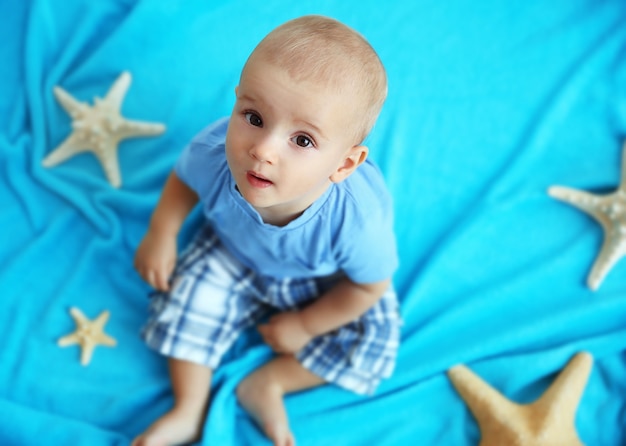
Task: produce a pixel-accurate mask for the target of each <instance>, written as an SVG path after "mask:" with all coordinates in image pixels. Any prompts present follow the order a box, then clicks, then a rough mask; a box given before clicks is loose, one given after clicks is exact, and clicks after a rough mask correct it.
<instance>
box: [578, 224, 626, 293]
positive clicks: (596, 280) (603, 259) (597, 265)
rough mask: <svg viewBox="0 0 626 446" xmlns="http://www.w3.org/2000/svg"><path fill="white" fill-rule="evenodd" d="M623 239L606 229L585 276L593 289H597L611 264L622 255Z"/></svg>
mask: <svg viewBox="0 0 626 446" xmlns="http://www.w3.org/2000/svg"><path fill="white" fill-rule="evenodd" d="M624 242H625V240H624V239H623V238H621V237H620V236H619V234H616V233H615V231H610V230H607V231H605V235H604V242H603V243H602V249H601V250H600V253H599V254H598V257H597V258H596V261H595V262H594V264H593V267H592V268H591V271H590V272H589V276H588V277H587V286H589V288H590V289H591V290H593V291H595V290H597V289H598V288H599V287H600V285H601V284H602V281H603V280H604V278H605V277H606V276H607V274H608V273H609V271H611V269H612V268H613V266H614V265H615V264H616V263H617V262H618V261H619V260H620V259H621V258H622V256H624V254H625V248H624Z"/></svg>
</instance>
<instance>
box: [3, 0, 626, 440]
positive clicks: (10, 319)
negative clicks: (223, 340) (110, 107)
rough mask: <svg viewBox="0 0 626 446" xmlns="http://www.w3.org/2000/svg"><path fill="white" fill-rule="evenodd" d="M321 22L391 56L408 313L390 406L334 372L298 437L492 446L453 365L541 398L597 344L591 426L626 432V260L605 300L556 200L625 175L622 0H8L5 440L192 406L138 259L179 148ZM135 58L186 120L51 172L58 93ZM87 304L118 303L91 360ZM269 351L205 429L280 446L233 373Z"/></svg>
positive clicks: (251, 345)
mask: <svg viewBox="0 0 626 446" xmlns="http://www.w3.org/2000/svg"><path fill="white" fill-rule="evenodd" d="M308 13H318V14H324V15H329V16H332V17H335V18H337V19H339V20H341V21H343V22H345V23H347V24H348V25H350V26H352V27H354V28H356V29H357V30H359V31H360V32H361V33H363V34H364V35H365V36H366V37H367V38H368V39H369V40H370V42H371V43H372V45H373V46H374V47H375V48H376V49H377V51H378V52H379V54H380V56H381V59H382V60H383V62H384V64H385V66H386V68H387V70H388V75H389V99H388V102H387V103H386V105H385V108H384V110H383V112H382V115H381V118H380V120H379V122H378V124H377V125H376V127H375V129H374V132H373V133H372V135H371V136H370V137H369V140H368V145H369V146H370V147H371V156H372V157H373V158H374V159H375V160H376V161H377V162H378V163H379V165H380V166H381V169H382V171H383V173H384V175H385V177H386V179H387V181H388V184H389V187H390V189H391V192H392V194H393V195H394V197H395V211H396V223H395V226H396V230H397V236H398V239H399V241H400V256H401V268H400V270H399V271H398V273H397V275H396V277H395V283H396V285H397V288H398V290H399V294H400V296H401V299H402V313H403V317H404V319H405V325H404V327H403V337H402V347H401V350H400V354H399V359H398V365H397V369H396V372H395V374H394V376H393V377H392V378H391V379H390V380H388V381H386V382H385V383H383V384H382V386H381V387H380V389H379V390H378V391H377V393H376V394H375V395H374V396H373V397H361V396H356V395H353V394H350V393H348V392H346V391H343V390H341V389H338V388H335V387H332V386H326V387H322V388H319V389H315V390H312V391H309V392H303V393H300V394H296V395H292V396H289V397H288V398H287V399H286V401H287V402H286V404H287V407H288V411H289V413H290V417H291V423H292V427H293V430H294V433H295V435H296V437H297V439H298V444H299V445H303V446H304V445H306V446H313V445H328V444H330V443H329V441H331V442H332V444H337V445H342V446H343V445H347V446H351V445H354V446H356V445H377V446H384V445H390V446H397V445H405V444H419V445H475V444H477V443H478V441H479V438H480V432H479V429H478V427H477V425H476V423H475V421H474V419H473V417H472V416H471V415H470V412H469V411H468V409H467V406H466V405H465V404H464V402H463V401H462V400H461V399H460V398H459V396H458V394H457V393H456V392H455V391H454V388H453V387H452V386H451V384H450V381H449V380H448V379H447V377H446V374H445V372H446V370H448V369H449V368H450V367H452V366H453V365H455V364H459V363H464V364H466V365H468V366H469V367H470V368H472V369H473V370H474V371H476V373H478V374H479V375H480V376H482V377H483V378H484V379H485V380H486V381H488V382H490V383H491V384H492V385H493V386H494V387H496V388H497V389H498V390H500V391H501V392H502V393H504V394H505V395H507V397H509V398H510V399H512V400H515V401H518V402H529V401H532V400H534V399H535V398H537V397H538V396H539V395H541V394H542V393H543V392H544V390H545V389H546V388H547V386H548V385H549V384H550V383H551V382H552V380H553V379H554V377H555V376H556V374H557V373H558V371H559V370H561V369H562V368H563V366H564V365H565V363H566V362H567V361H568V360H569V359H570V358H571V356H572V355H574V354H575V353H577V352H579V351H588V352H590V353H591V354H592V355H593V356H594V358H595V363H594V367H593V370H592V373H591V376H590V378H589V382H588V384H587V387H586V389H585V392H584V395H583V397H582V400H581V402H580V406H579V408H578V412H577V418H576V427H577V430H578V432H579V434H580V437H581V439H582V440H583V441H584V442H585V443H586V444H587V445H593V446H604V445H606V446H615V445H618V444H624V443H625V442H626V433H625V432H626V418H625V417H624V411H625V409H626V408H625V403H626V259H625V260H624V261H622V262H620V263H618V264H617V265H616V266H615V267H614V268H613V269H612V271H611V272H610V274H609V275H608V276H607V278H606V280H605V281H604V282H603V284H602V286H601V287H600V288H599V290H598V291H596V292H592V291H590V290H589V289H588V288H587V287H586V285H585V278H586V276H587V274H588V271H589V269H590V267H591V265H592V263H593V261H594V259H595V257H596V255H597V253H598V251H599V249H600V246H601V243H602V238H603V233H602V229H601V227H600V225H598V224H597V222H596V221H594V220H593V219H591V218H590V217H589V216H588V215H586V214H584V213H582V212H580V211H578V210H576V209H574V208H572V207H570V206H567V205H564V204H563V203H561V202H558V201H556V200H554V199H552V198H550V197H549V196H548V195H547V193H546V190H547V188H548V187H549V186H551V185H555V184H560V185H566V186H571V187H575V188H579V189H584V190H589V191H594V192H608V191H611V190H613V189H615V188H616V187H617V186H618V184H619V182H620V165H621V159H622V151H621V145H622V141H623V140H624V139H626V26H625V24H626V3H625V2H624V1H623V0H606V1H599V0H553V1H550V2H546V1H542V0H528V1H524V2H501V1H497V0H481V1H480V2H467V1H463V0H449V1H429V0H419V1H404V2H400V1H399V2H391V3H381V2H380V1H379V0H377V1H374V0H362V1H360V2H358V4H357V3H352V2H336V1H332V0H321V1H320V0H318V1H302V2H286V1H283V2H281V1H279V0H266V1H265V2H261V3H255V2H246V1H241V0H232V1H222V2H207V1H204V0H187V1H184V2H173V1H171V0H150V1H136V0H108V1H98V2H96V1H90V0H66V1H63V2H57V1H54V0H24V1H18V0H9V1H2V2H0V20H1V21H2V25H1V26H0V61H2V66H1V67H0V209H1V212H0V224H1V226H2V227H3V228H4V229H3V236H2V243H1V244H0V290H1V291H0V293H1V297H0V327H1V328H2V349H1V350H0V443H1V444H3V445H5V444H8V445H77V444H80V445H89V446H97V445H126V444H128V443H129V441H130V440H131V439H132V438H133V437H134V436H135V435H136V434H138V433H139V432H141V431H143V430H144V429H145V428H146V427H147V426H148V425H149V424H150V423H151V422H152V421H153V420H154V419H156V418H157V417H158V416H159V415H160V414H162V413H164V411H166V410H167V409H168V408H169V407H170V405H171V403H172V395H171V390H170V386H169V380H168V375H167V369H166V362H165V360H164V359H163V358H162V357H159V356H158V355H156V354H154V353H153V352H151V351H149V350H148V349H147V348H146V347H145V346H144V344H143V343H142V341H141V340H140V339H139V336H138V333H139V330H140V327H141V325H142V323H143V322H144V320H145V318H146V314H147V306H148V298H147V294H148V292H149V288H148V287H147V286H146V285H145V284H144V283H143V282H142V281H141V280H140V278H139V277H138V276H137V275H136V273H135V272H134V270H133V265H132V263H133V253H134V250H135V248H136V247H137V245H138V243H139V241H140V239H141V237H142V235H143V232H144V231H145V229H146V226H147V223H148V219H149V216H150V213H151V211H152V209H153V207H154V205H155V203H156V201H157V199H158V196H159V192H160V190H161V187H162V186H163V183H164V181H165V178H166V176H167V174H168V172H169V170H170V169H171V167H172V165H173V162H174V160H175V159H176V157H177V155H178V153H179V151H180V150H181V148H182V147H183V146H184V145H185V143H186V142H187V141H188V140H189V139H190V138H191V137H192V136H193V135H194V134H195V133H196V132H197V131H199V130H200V129H201V128H202V127H203V126H204V125H206V124H207V123H208V122H211V121H213V120H215V119H217V118H219V117H221V116H224V115H227V114H229V112H230V108H231V107H232V104H233V102H234V88H235V86H236V85H237V80H238V75H239V71H240V69H241V67H242V64H243V63H244V61H245V59H246V57H247V55H248V54H249V52H250V51H251V50H252V48H253V47H254V46H255V45H256V43H257V42H258V41H259V40H260V39H261V38H262V37H263V36H264V35H265V34H266V33H267V32H268V31H270V30H271V29H272V28H273V27H275V26H276V25H278V24H280V23H282V22H284V21H286V20H288V19H290V18H293V17H295V16H299V15H303V14H308ZM123 71H129V72H130V73H131V74H132V76H133V78H132V79H133V80H132V84H131V85H130V88H129V90H128V92H127V95H126V99H125V101H124V103H123V105H122V114H123V115H124V116H126V117H128V118H129V119H137V120H144V121H152V122H162V123H164V124H165V125H166V126H167V131H166V132H165V133H164V134H163V135H161V136H159V137H150V138H148V137H146V138H136V139H128V140H125V141H123V142H122V143H121V144H120V148H119V158H120V166H121V171H122V178H123V181H124V183H123V185H122V187H121V188H119V189H115V188H113V187H111V186H110V185H109V183H108V182H107V180H106V177H105V176H104V174H103V171H102V168H101V166H100V165H99V164H98V163H97V161H96V160H95V157H94V156H93V155H91V154H84V155H79V156H75V157H73V158H71V159H70V160H68V161H66V162H64V163H62V164H60V165H58V166H56V167H53V168H45V167H43V166H42V160H43V158H44V157H45V156H46V155H47V154H48V153H50V152H51V151H52V150H53V149H54V148H55V147H56V146H58V145H59V144H60V143H61V142H62V141H63V140H64V139H65V138H66V137H67V136H68V134H69V133H70V132H71V125H70V123H71V120H70V117H69V116H68V114H67V113H66V112H65V110H64V109H63V108H62V107H61V106H60V105H59V103H58V102H57V100H56V99H55V97H54V95H53V88H54V87H55V86H61V87H62V88H63V89H65V90H66V91H68V92H69V93H70V94H72V95H73V96H74V97H76V98H77V99H78V100H80V101H84V102H87V103H89V104H92V103H93V98H94V96H100V97H102V96H103V95H105V94H106V92H107V90H108V89H109V88H110V86H111V85H112V84H113V82H114V81H115V79H116V78H117V77H118V76H119V74H120V73H122V72H123ZM198 222H199V216H198V215H197V214H194V216H193V217H192V218H191V219H190V221H189V223H188V225H187V226H186V227H185V231H184V233H183V234H182V235H181V243H184V240H186V239H188V237H189V235H190V234H191V233H192V232H193V230H194V226H195V225H197V224H198ZM71 307H78V308H80V309H81V310H82V311H83V312H84V313H85V315H86V316H87V317H89V318H90V319H94V318H95V317H96V316H97V315H98V314H100V312H102V311H103V310H105V309H108V310H110V312H111V318H110V320H109V322H108V323H107V325H106V326H105V331H106V332H107V333H108V334H110V335H111V336H113V337H115V338H116V339H117V341H118V345H117V346H116V347H115V348H110V347H102V346H101V347H98V348H96V350H95V352H94V356H93V359H92V360H91V363H90V364H89V366H87V367H83V366H81V365H80V363H79V350H78V348H77V347H66V348H60V347H58V346H57V345H56V342H57V340H58V338H60V337H62V336H64V335H66V334H67V333H70V332H72V331H73V330H74V328H75V326H74V322H73V320H72V319H71V317H70V315H69V308H71ZM270 356H271V352H270V351H269V349H268V348H267V347H266V346H264V345H263V344H262V343H261V342H260V339H259V337H258V336H257V335H256V334H255V333H253V332H250V333H248V334H247V335H246V336H244V337H243V338H242V339H241V340H240V341H239V343H238V344H237V345H236V347H235V348H234V349H233V350H232V351H231V352H230V353H229V354H228V356H227V358H226V359H225V362H224V365H223V366H222V367H221V368H220V369H219V370H218V371H217V373H216V375H215V383H214V390H213V394H212V402H211V407H210V413H209V416H208V418H207V420H206V424H205V438H204V441H203V442H202V444H206V445H209V444H211V445H220V446H227V445H260V444H268V443H267V440H264V437H263V436H262V435H261V433H260V432H259V430H258V429H257V427H256V426H255V425H254V423H253V422H252V421H251V419H250V418H249V417H248V415H247V414H246V413H245V412H244V411H243V410H242V409H241V407H240V406H238V404H237V401H236V398H235V396H234V389H235V387H236V385H237V383H238V382H239V381H240V380H241V378H242V377H244V376H245V375H246V374H248V373H249V372H250V371H251V370H253V369H254V368H255V367H257V366H258V365H259V364H261V363H263V362H264V361H267V360H268V358H270ZM330 439H332V440H330Z"/></svg>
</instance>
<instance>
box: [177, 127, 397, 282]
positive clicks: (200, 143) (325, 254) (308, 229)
mask: <svg viewBox="0 0 626 446" xmlns="http://www.w3.org/2000/svg"><path fill="white" fill-rule="evenodd" d="M228 121H229V120H228V118H223V119H221V120H219V121H217V122H215V123H214V124H211V125H209V126H208V127H206V128H205V129H204V130H202V131H201V132H200V133H199V134H198V135H197V136H196V137H194V139H193V140H192V141H191V143H190V144H189V145H188V146H187V147H186V148H185V149H184V150H183V152H182V154H181V156H180V158H179V160H178V162H177V164H176V167H175V172H176V175H177V176H178V177H179V178H180V179H181V180H182V181H183V182H184V183H185V184H187V185H188V186H189V187H190V188H191V189H193V190H194V191H195V192H196V193H197V194H198V196H199V197H200V202H201V205H202V207H203V211H204V215H205V216H206V218H207V219H208V221H209V223H210V224H211V226H212V227H213V229H214V231H215V232H216V234H217V235H218V237H219V238H220V240H221V241H222V243H223V244H224V246H226V248H227V249H228V250H229V251H230V252H231V253H232V254H233V255H234V256H235V257H236V258H237V259H238V260H239V261H240V262H242V263H243V264H244V265H246V266H247V267H249V268H252V269H253V270H255V271H256V272H257V273H259V274H261V275H264V276H271V277H275V278H287V277H290V278H304V277H318V276H328V275H331V274H334V273H337V272H343V273H344V274H346V275H347V276H348V278H350V279H351V280H352V281H354V282H356V283H373V282H378V281H381V280H385V279H388V278H391V276H392V275H393V273H394V272H395V270H396V268H397V267H398V256H397V249H396V241H395V236H394V233H393V209H392V203H391V197H390V195H389V192H388V191H387V189H386V187H385V184H384V181H383V178H382V175H381V173H380V171H379V170H378V168H377V167H376V166H375V165H374V164H373V163H372V162H370V161H369V160H366V161H365V163H363V164H361V166H359V167H358V168H357V169H356V171H354V172H353V173H352V175H350V176H349V177H348V178H347V179H346V180H344V181H343V182H340V183H332V184H331V186H330V187H329V188H328V189H327V190H326V191H325V192H324V194H323V195H322V196H321V197H320V198H318V199H317V200H316V201H315V202H314V203H313V204H312V205H311V206H309V208H307V209H306V210H305V211H304V212H303V213H302V215H300V216H299V217H298V218H296V219H295V220H293V221H291V222H290V223H289V224H287V225H285V226H281V227H279V226H274V225H270V224H266V223H264V222H263V220H262V218H261V216H260V215H259V213H258V212H257V211H256V210H255V209H254V208H253V207H252V206H251V205H250V204H249V203H248V202H247V201H246V200H245V199H244V198H243V197H242V196H241V194H240V193H239V191H238V190H237V188H236V183H235V180H234V178H233V176H232V175H231V173H230V170H229V168H228V164H227V162H226V152H225V139H226V130H227V128H228Z"/></svg>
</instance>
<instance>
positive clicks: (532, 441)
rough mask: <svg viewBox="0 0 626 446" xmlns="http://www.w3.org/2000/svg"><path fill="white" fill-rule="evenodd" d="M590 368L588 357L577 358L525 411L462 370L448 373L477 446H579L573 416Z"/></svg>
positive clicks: (590, 359) (457, 368) (458, 367)
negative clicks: (471, 421)
mask: <svg viewBox="0 0 626 446" xmlns="http://www.w3.org/2000/svg"><path fill="white" fill-rule="evenodd" d="M592 363H593V359H592V357H591V355H590V354H588V353H584V352H583V353H579V354H577V355H576V356H574V358H573V359H572V360H571V361H570V362H569V363H568V364H567V366H566V367H565V369H564V370H563V371H562V372H561V373H560V374H559V376H558V377H557V378H556V380H555V381H554V382H553V383H552V385H551V386H550V387H549V388H548V390H546V392H545V393H544V394H543V395H542V396H541V397H540V398H539V399H538V400H537V401H535V402H534V403H532V404H525V405H521V404H516V403H514V402H512V401H510V400H508V399H507V398H505V397H504V396H502V394H500V393H499V392H498V391H497V390H495V389H494V388H493V387H491V386H490V385H489V384H487V383H486V382H485V381H483V380H482V379H481V378H480V377H478V376H477V375H475V374H474V373H473V372H472V371H471V370H469V369H468V368H467V367H465V366H462V365H459V366H455V367H453V368H451V369H450V370H449V371H448V376H449V378H450V380H451V381H452V383H453V384H454V386H455V388H456V389H457V391H458V392H459V394H460V395H461V397H463V399H464V400H465V402H466V403H467V405H468V406H469V408H470V410H471V412H472V414H474V417H475V418H476V420H477V422H478V425H479V427H480V432H481V436H482V438H481V441H480V446H503V445H506V446H563V445H567V446H581V445H582V444H583V443H582V442H581V441H580V438H579V437H578V434H577V433H576V427H575V415H576V409H577V407H578V404H579V402H580V398H581V397H582V393H583V391H584V389H585V386H586V384H587V379H588V377H589V373H590V372H591V366H592Z"/></svg>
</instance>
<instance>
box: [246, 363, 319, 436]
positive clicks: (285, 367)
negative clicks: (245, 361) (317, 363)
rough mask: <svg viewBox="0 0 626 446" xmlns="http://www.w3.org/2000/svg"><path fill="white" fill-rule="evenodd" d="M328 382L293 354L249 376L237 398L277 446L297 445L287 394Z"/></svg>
mask: <svg viewBox="0 0 626 446" xmlns="http://www.w3.org/2000/svg"><path fill="white" fill-rule="evenodd" d="M324 382H325V381H324V380H323V379H322V378H320V377H319V376H317V375H314V374H313V373H311V372H309V371H308V370H307V369H305V368H304V367H302V365H300V363H299V362H298V361H297V360H296V359H295V358H294V357H293V356H291V355H285V356H279V357H278V358H276V359H274V360H272V361H270V362H269V363H267V364H265V365H264V366H263V367H261V368H259V369H258V370H255V371H254V372H252V373H251V374H250V375H248V376H247V377H246V378H245V379H244V380H243V381H242V382H241V384H239V386H238V387H237V397H238V398H239V401H240V402H241V405H242V406H243V407H244V408H245V409H246V410H247V411H248V412H249V413H250V415H252V417H253V418H254V419H255V420H256V422H257V423H258V424H259V426H260V427H261V428H262V429H263V431H264V432H265V434H266V435H267V436H268V437H269V438H270V439H271V440H272V441H273V442H274V445H275V446H294V445H295V440H294V438H293V435H292V433H291V430H290V429H289V422H288V419H287V412H286V410H285V404H284V402H283V395H285V394H286V393H291V392H297V391H300V390H305V389H309V388H311V387H316V386H319V385H322V384H324Z"/></svg>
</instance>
